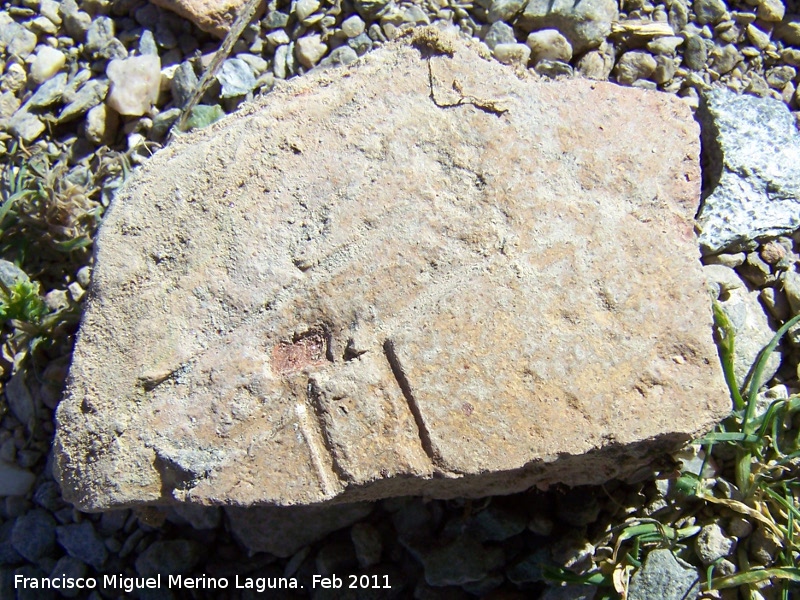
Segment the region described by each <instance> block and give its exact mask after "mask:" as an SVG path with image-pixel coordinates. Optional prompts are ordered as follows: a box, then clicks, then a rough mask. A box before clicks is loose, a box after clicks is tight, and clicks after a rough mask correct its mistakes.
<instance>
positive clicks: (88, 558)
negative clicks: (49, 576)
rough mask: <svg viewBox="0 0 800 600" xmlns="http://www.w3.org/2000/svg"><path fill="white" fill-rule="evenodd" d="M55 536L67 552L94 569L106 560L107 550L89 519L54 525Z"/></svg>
mask: <svg viewBox="0 0 800 600" xmlns="http://www.w3.org/2000/svg"><path fill="white" fill-rule="evenodd" d="M56 538H57V539H58V543H59V545H60V546H61V547H62V548H64V550H66V552H67V554H69V555H70V556H71V557H73V558H76V559H78V560H80V561H81V562H84V563H86V564H88V565H91V566H93V567H94V568H95V569H101V568H102V567H103V565H104V564H105V562H106V560H108V550H106V547H105V544H103V540H102V539H101V538H100V537H99V536H98V535H97V532H96V531H95V530H94V526H93V525H92V523H91V522H90V521H83V522H81V523H78V524H76V525H62V526H60V527H56Z"/></svg>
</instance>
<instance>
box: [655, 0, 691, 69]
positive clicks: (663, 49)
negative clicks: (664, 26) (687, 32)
mask: <svg viewBox="0 0 800 600" xmlns="http://www.w3.org/2000/svg"><path fill="white" fill-rule="evenodd" d="M673 4H680V2H674V3H673ZM684 41H685V40H684V39H683V38H682V37H680V36H677V35H667V36H663V37H657V38H656V39H654V40H651V41H649V42H647V51H648V52H652V53H653V54H662V55H666V56H674V55H675V51H676V50H677V48H678V46H680V45H682V44H683V43H684Z"/></svg>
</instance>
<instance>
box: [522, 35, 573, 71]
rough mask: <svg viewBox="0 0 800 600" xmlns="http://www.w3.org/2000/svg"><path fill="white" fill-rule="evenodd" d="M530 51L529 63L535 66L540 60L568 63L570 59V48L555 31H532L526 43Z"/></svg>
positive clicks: (565, 40) (566, 41)
mask: <svg viewBox="0 0 800 600" xmlns="http://www.w3.org/2000/svg"><path fill="white" fill-rule="evenodd" d="M526 43H527V44H528V46H530V49H531V61H532V62H533V63H534V64H536V63H537V62H539V61H540V60H560V61H562V62H569V60H570V59H571V58H572V46H570V44H569V41H568V40H567V38H565V37H564V36H563V35H561V34H560V33H559V32H558V31H557V30H555V29H543V30H541V31H534V32H533V33H531V34H530V35H529V36H528V39H527V41H526Z"/></svg>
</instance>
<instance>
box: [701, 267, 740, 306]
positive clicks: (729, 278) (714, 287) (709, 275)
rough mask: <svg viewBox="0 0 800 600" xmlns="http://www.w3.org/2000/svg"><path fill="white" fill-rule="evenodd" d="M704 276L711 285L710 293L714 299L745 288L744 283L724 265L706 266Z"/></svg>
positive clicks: (734, 272)
mask: <svg viewBox="0 0 800 600" xmlns="http://www.w3.org/2000/svg"><path fill="white" fill-rule="evenodd" d="M703 274H704V275H705V276H706V281H707V282H708V285H709V291H710V292H711V293H712V294H713V296H714V298H717V299H718V298H720V297H721V296H727V294H728V293H729V292H730V291H731V290H736V289H740V288H744V282H743V281H742V280H741V279H740V278H739V276H738V275H737V274H736V271H734V270H733V269H732V268H730V267H726V266H724V265H706V266H704V267H703Z"/></svg>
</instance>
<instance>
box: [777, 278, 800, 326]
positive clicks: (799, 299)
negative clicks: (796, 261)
mask: <svg viewBox="0 0 800 600" xmlns="http://www.w3.org/2000/svg"><path fill="white" fill-rule="evenodd" d="M781 279H782V283H783V290H784V292H786V299H787V300H788V301H789V306H790V308H791V310H792V314H793V315H797V314H800V273H798V272H797V271H794V270H791V271H786V272H785V273H784V274H783V277H782V278H781Z"/></svg>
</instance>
